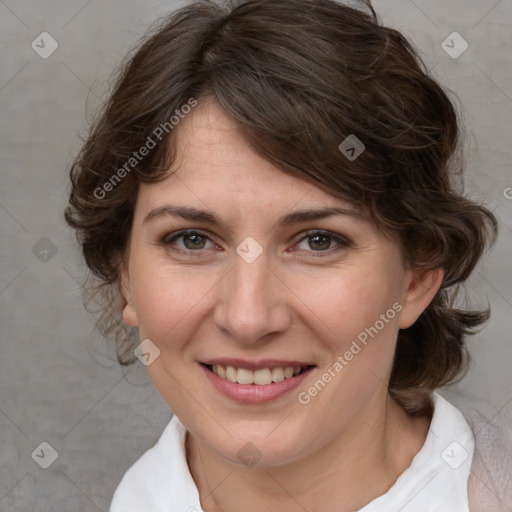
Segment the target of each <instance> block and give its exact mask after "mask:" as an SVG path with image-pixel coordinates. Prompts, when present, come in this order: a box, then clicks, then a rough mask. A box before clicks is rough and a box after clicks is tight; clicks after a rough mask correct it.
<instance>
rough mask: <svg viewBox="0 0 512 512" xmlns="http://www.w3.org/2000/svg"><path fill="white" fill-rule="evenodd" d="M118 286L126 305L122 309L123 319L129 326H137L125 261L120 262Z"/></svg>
mask: <svg viewBox="0 0 512 512" xmlns="http://www.w3.org/2000/svg"><path fill="white" fill-rule="evenodd" d="M119 288H120V290H121V294H122V295H123V298H124V300H125V302H126V305H125V307H124V309H123V320H124V321H125V322H126V323H127V324H128V325H129V326H130V327H137V326H138V325H139V322H138V320H137V312H136V311H135V308H134V306H133V301H132V295H131V284H130V273H129V270H128V268H127V265H126V263H125V262H123V263H121V271H120V273H119Z"/></svg>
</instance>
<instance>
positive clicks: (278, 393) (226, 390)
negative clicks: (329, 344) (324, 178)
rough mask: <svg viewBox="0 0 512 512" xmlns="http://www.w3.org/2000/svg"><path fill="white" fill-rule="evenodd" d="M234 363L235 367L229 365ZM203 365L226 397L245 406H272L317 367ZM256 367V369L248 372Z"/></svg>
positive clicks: (217, 362)
mask: <svg viewBox="0 0 512 512" xmlns="http://www.w3.org/2000/svg"><path fill="white" fill-rule="evenodd" d="M228 362H230V363H231V364H227V363H228ZM223 363H224V364H221V363H220V362H219V361H209V362H202V363H200V365H199V366H200V367H201V368H202V370H203V373H204V374H205V376H206V377H207V379H208V381H209V382H210V383H211V385H212V386H213V389H214V390H216V391H217V392H220V394H221V395H223V396H224V397H226V398H228V399H230V400H233V401H235V402H238V403H242V404H259V403H263V402H270V401H273V400H276V399H278V398H280V397H284V396H285V395H287V394H289V393H290V392H291V390H293V389H295V388H296V387H297V386H299V385H300V384H301V382H303V381H304V379H306V378H307V376H308V375H309V374H310V373H311V372H312V371H314V369H315V368H316V366H315V365H308V364H306V365H304V364H302V363H300V362H298V361H293V362H291V361H290V362H289V363H288V364H286V363H285V364H283V363H282V362H281V363H279V362H270V361H268V362H261V363H258V364H255V363H253V364H251V363H249V362H244V361H239V362H238V364H237V361H236V360H230V361H226V360H224V361H223ZM247 366H252V367H253V368H247Z"/></svg>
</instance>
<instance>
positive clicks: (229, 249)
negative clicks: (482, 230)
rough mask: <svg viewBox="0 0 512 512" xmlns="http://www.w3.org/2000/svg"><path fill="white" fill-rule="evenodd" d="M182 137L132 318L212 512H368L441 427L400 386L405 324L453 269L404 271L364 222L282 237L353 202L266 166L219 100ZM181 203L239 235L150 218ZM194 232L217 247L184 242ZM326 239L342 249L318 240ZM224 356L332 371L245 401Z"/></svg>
mask: <svg viewBox="0 0 512 512" xmlns="http://www.w3.org/2000/svg"><path fill="white" fill-rule="evenodd" d="M174 135H175V136H176V137H177V148H178V154H177V159H176V161H175V163H174V164H173V165H172V167H171V169H170V174H169V177H168V178H167V179H165V180H164V181H161V182H159V183H156V184H141V186H140V190H139V195H138V198H137V203H136V208H135V212H134V221H133V226H132V232H131V237H130V243H129V246H128V249H127V253H126V254H125V258H124V263H123V266H122V269H121V287H122V290H123V295H124V297H125V299H126V301H127V305H126V308H125V310H124V313H123V316H124V320H125V321H126V322H127V323H128V324H129V325H131V326H137V327H138V328H139V330H140V337H141V339H146V338H149V339H150V340H151V341H152V342H153V343H154V344H155V345H156V346H158V348H159V350H160V356H159V357H157V358H156V359H155V360H154V362H153V363H152V364H150V365H149V366H148V371H149V373H150V375H151V378H152V380H153V382H154V384H155V386H156V387H157V389H158V391H159V392H160V393H161V395H162V397H163V398H164V399H165V401H166V402H167V403H168V404H169V406H170V407H171V409H172V410H173V412H174V413H175V414H176V415H177V416H178V417H179V418H180V420H181V422H182V423H183V424H184V425H185V427H186V428H187V430H188V434H187V442H186V449H187V461H188V465H189V468H190V471H191V474H192V477H193V478H194V480H195V482H196V484H197V487H198V490H199V494H200V499H201V503H202V507H203V508H204V510H205V511H207V512H214V511H223V512H232V511H233V512H234V511H237V512H238V511H239V510H242V509H243V510H245V511H249V512H252V511H255V512H256V511H258V512H259V511H261V510H266V509H269V510H270V509H272V510H274V509H277V508H279V509H280V510H284V511H286V512H288V511H290V512H292V511H300V510H309V511H313V510H316V511H322V512H327V511H334V510H336V511H337V512H349V511H353V510H356V509H358V508H360V507H362V506H364V505H365V504H367V503H369V502H370V501H372V500H373V499H375V498H376V497H378V496H379V495H381V494H383V493H385V492H386V491H387V490H388V489H389V488H390V487H391V486H392V485H393V483H394V482H395V481H396V479H397V477H398V476H399V475H400V474H401V473H402V472H403V471H404V470H405V469H406V468H407V467H408V466H409V465H410V463H411V461H412V459H413V458H414V456H415V455H416V453H417V452H418V451H419V450H420V449H421V447H422V445H423V443H424V441H425V437H426V434H427V431H428V427H429V423H430V418H426V417H419V418H418V417H416V418H413V417H409V416H408V415H407V414H406V412H405V411H404V410H403V409H402V407H401V406H400V405H398V404H397V403H396V402H395V401H394V400H392V399H391V398H390V396H389V395H388V393H387V383H388V381H389V375H390V372H391V368H392V363H393V354H394V349H395V344H396V338H397V333H398V329H400V328H407V327H409V326H410V325H412V324H413V323H414V322H415V321H416V319H417V318H418V316H419V315H420V314H421V312H422V311H423V310H424V309H425V308H426V307H427V306H428V304H429V303H430V301H431V300H432V298H433V297H434V295H435V294H436V292H437V291H438V289H439V286H440V284H441V281H442V277H443V271H442V270H441V269H438V270H434V271H429V272H419V271H414V270H411V269H407V268H405V267H404V264H403V262H402V258H401V250H400V247H399V246H398V245H397V244H396V243H395V242H394V241H392V240H390V239H389V238H386V237H385V236H384V235H383V234H382V233H380V232H379V231H377V230H376V229H375V228H374V227H373V225H372V224H371V223H370V222H368V221H367V220H365V219H362V218H358V217H355V216H349V215H339V216H333V217H330V218H326V219H321V220H315V221H308V222H302V223H300V224H296V225H293V226H288V227H281V226H279V225H278V224H277V220H278V219H279V218H280V217H281V216H282V215H285V214H288V213H291V212H294V211H297V210H303V209H320V208H325V207H330V206H342V207H345V208H350V207H351V206H352V205H350V204H349V203H347V202H346V201H342V200H340V199H338V198H336V197H334V196H332V195H330V194H328V193H327V192H325V191H323V190H321V189H319V188H317V187H316V186H314V185H312V184H311V183H309V182H307V181H305V180H302V179H299V178H297V177H293V176H290V175H287V174H285V173H283V172H282V171H280V170H279V169H278V168H276V167H275V166H273V165H272V164H271V163H269V162H268V161H266V160H264V159H262V158H261V157H259V156H258V155H256V154H255V153H254V152H253V151H252V150H251V149H250V147H249V146H248V145H247V144H246V143H245V142H244V140H243V139H242V138H241V137H240V135H239V132H238V130H237V129H236V126H235V124H234V123H233V122H232V121H231V119H230V118H229V117H227V116H226V115H225V113H224V112H223V111H222V109H221V108H220V107H219V106H218V105H217V104H216V103H215V102H214V101H203V102H202V103H200V104H199V105H198V106H197V107H196V108H195V109H194V110H193V111H192V113H191V114H189V115H188V116H187V117H186V118H185V119H184V120H182V121H181V122H180V124H179V126H178V127H177V128H175V132H174ZM169 204H172V205H180V206H190V207H195V208H198V209H203V210H208V211H211V212H214V213H215V214H216V215H217V216H218V217H220V219H222V221H223V222H224V223H225V226H223V225H219V226H212V225H210V224H208V223H205V222H204V221H190V220H184V219H181V218H178V217H173V216H170V215H160V216H154V217H153V218H152V219H151V220H149V221H146V222H144V219H145V218H146V216H147V215H148V214H149V213H150V212H151V211H153V210H155V209H156V208H159V207H162V206H164V205H169ZM182 229H200V230H202V231H206V232H207V234H208V236H209V239H208V238H204V237H202V236H199V238H195V239H193V238H192V239H191V238H190V237H189V238H187V237H185V238H184V237H181V238H178V239H176V240H174V241H173V242H171V241H170V239H171V238H172V234H175V233H176V232H177V231H179V230H182ZM314 229H318V230H324V231H329V232H330V233H331V234H332V238H320V239H315V237H314V236H309V238H308V237H307V236H306V233H305V232H306V230H314ZM169 234H170V235H171V236H167V238H166V235H169ZM336 235H337V236H339V237H345V238H347V239H348V240H349V241H350V242H351V243H350V245H348V246H345V245H343V244H341V243H339V242H338V241H337V239H336V238H335V237H336ZM248 236H251V237H253V238H254V239H255V240H256V241H257V242H258V243H259V245H260V246H261V247H262V249H263V252H262V254H261V255H260V256H259V257H258V258H257V259H256V260H255V261H254V262H252V263H247V262H246V261H244V259H242V258H241V257H240V256H239V255H238V254H237V253H236V248H237V246H238V245H239V244H240V243H241V242H242V241H243V240H244V239H245V238H246V237H248ZM162 239H164V240H166V241H167V245H165V244H164V243H162ZM198 247H199V248H198ZM173 248H174V249H180V248H181V249H182V251H184V252H183V253H178V252H176V250H173ZM395 302H398V303H399V304H400V305H401V306H402V309H401V311H400V312H399V313H397V314H396V316H395V317H394V318H393V319H391V320H389V322H388V323H386V325H385V327H384V328H383V329H381V330H380V331H379V333H378V335H377V336H375V337H374V338H373V339H371V341H370V342H369V343H368V345H367V346H366V347H365V348H364V349H363V350H362V351H361V352H360V353H358V354H357V355H356V356H354V358H353V359H352V360H351V361H350V362H349V364H347V365H346V366H345V367H344V368H343V370H342V371H341V372H339V373H337V374H336V377H335V378H333V379H332V380H331V382H329V383H328V385H326V386H325V388H323V389H322V391H321V392H319V393H318V394H317V395H316V396H315V397H314V398H312V399H311V401H310V402H309V403H308V404H307V405H302V404H301V403H299V401H298V400H297V395H298V393H299V392H300V391H305V390H307V389H308V388H309V387H310V386H311V385H312V384H313V383H314V382H315V381H316V380H317V379H318V378H319V377H320V376H321V374H322V373H323V372H324V371H326V370H327V369H328V368H329V367H331V366H332V365H333V363H334V361H335V360H336V357H337V356H338V355H340V354H343V353H344V352H345V351H346V350H348V349H349V348H350V345H351V343H352V340H354V339H356V337H357V335H358V334H359V333H361V332H362V331H364V329H365V328H368V327H370V326H374V325H375V322H376V321H377V320H378V319H379V317H380V315H381V314H383V313H385V312H386V311H387V310H388V309H389V308H391V307H392V304H393V303H395ZM213 357H240V358H243V359H251V360H257V359H263V358H273V359H284V360H286V359H288V360H290V359H295V360H300V361H304V362H310V363H312V364H315V365H316V366H317V368H315V369H314V370H313V372H312V373H311V374H310V375H309V376H308V377H307V379H306V381H305V382H304V383H303V384H301V386H300V387H299V389H297V390H293V391H291V392H290V393H287V394H286V395H285V396H283V397H280V398H278V399H276V400H274V401H272V402H270V403H264V404H239V403H236V402H234V401H231V400H230V399H228V398H226V397H225V396H223V395H222V394H220V393H219V392H218V391H217V390H216V389H215V388H214V387H213V386H212V385H211V383H210V382H209V380H208V379H207V378H206V376H205V375H204V371H203V369H202V368H201V367H200V366H199V361H202V360H205V359H208V358H213ZM248 442H251V443H252V444H253V445H254V446H255V447H256V449H257V451H258V454H259V456H260V459H259V460H258V462H257V463H256V464H255V465H254V466H253V467H246V466H244V465H243V463H242V462H241V461H240V460H239V458H238V456H237V452H238V451H239V450H240V449H241V448H242V447H244V446H245V445H246V443H248Z"/></svg>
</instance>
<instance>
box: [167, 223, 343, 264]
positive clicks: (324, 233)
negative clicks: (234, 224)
mask: <svg viewBox="0 0 512 512" xmlns="http://www.w3.org/2000/svg"><path fill="white" fill-rule="evenodd" d="M186 235H200V236H202V237H204V238H206V239H208V240H209V241H210V242H212V243H215V242H213V240H211V238H210V235H209V234H208V233H207V232H206V231H202V230H200V229H187V230H181V231H178V232H176V233H168V234H166V235H165V236H164V237H162V239H161V241H160V244H161V245H163V246H164V247H166V248H168V249H171V250H172V251H174V252H177V253H181V254H186V255H193V256H195V257H199V256H202V254H201V252H202V251H203V250H204V249H197V250H193V249H181V248H179V247H177V246H175V245H174V244H173V243H174V242H175V241H176V240H178V239H179V238H182V237H184V236H186ZM315 236H323V237H326V238H330V239H331V240H333V241H335V242H336V243H337V244H338V246H337V247H335V248H334V249H333V248H330V249H327V250H325V251H313V250H309V251H307V252H312V253H324V254H328V255H331V254H332V253H333V252H337V251H340V250H342V249H346V248H349V247H351V246H352V242H351V241H350V240H348V239H347V238H345V237H341V236H339V235H335V234H334V233H331V232H330V231H324V230H319V229H314V230H308V231H306V233H305V235H304V236H303V237H302V238H301V239H300V240H299V241H298V242H297V244H299V243H300V242H302V241H303V240H307V239H308V238H313V237H315ZM194 253H198V254H194ZM310 257H311V256H310ZM313 257H314V258H317V257H322V256H313Z"/></svg>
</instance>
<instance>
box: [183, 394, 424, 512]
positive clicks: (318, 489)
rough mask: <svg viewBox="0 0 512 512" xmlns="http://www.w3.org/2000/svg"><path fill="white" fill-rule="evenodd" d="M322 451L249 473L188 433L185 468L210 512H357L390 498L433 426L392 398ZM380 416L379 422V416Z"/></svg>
mask: <svg viewBox="0 0 512 512" xmlns="http://www.w3.org/2000/svg"><path fill="white" fill-rule="evenodd" d="M379 402H380V403H381V406H380V407H379V408H378V409H377V410H376V409H375V404H370V406H369V408H368V411H371V415H370V414H369V413H368V412H365V413H363V414H362V415H361V416H360V417H359V418H357V419H356V420H355V421H354V422H352V424H351V426H350V427H349V428H348V429H346V430H345V431H343V432H342V433H341V434H339V435H338V436H337V437H335V438H334V439H333V440H331V441H330V442H328V443H326V444H325V445H324V446H323V447H322V448H321V449H320V450H318V451H317V452H315V453H314V454H312V455H310V456H308V457H305V458H303V459H301V460H298V461H294V462H293V463H290V464H285V465H282V466H277V467H269V468H258V467H252V468H246V467H240V466H239V465H236V464H233V463H231V462H229V461H226V460H225V459H223V458H220V457H219V456H218V455H217V454H216V453H215V452H213V451H212V450H211V449H210V448H209V447H208V446H206V445H204V444H203V443H202V442H201V441H200V440H199V439H198V438H196V437H195V436H193V435H192V434H190V433H187V461H188V464H189V468H190V471H191V474H192V477H193V479H194V481H195V483H196V485H197V487H198V491H199V496H200V500H201V506H202V508H203V510H204V511H205V512H235V511H239V510H244V511H245V512H256V511H258V512H259V511H261V510H265V509H275V508H278V507H279V509H280V510H281V511H282V512H288V511H290V512H292V511H293V512H296V510H298V509H299V508H300V507H302V508H303V509H305V510H332V509H333V504H336V507H335V508H336V511H337V512H352V511H354V510H358V509H359V508H361V507H363V506H364V505H366V504H368V503H369V502H371V501H372V500H374V499H375V498H377V497H378V496H380V495H382V494H384V493H385V492H387V491H388V490H389V488H390V487H391V486H392V485H393V484H394V482H395V481H396V479H397V478H398V477H399V476H400V474H401V473H403V471H405V470H406V469H407V468H408V467H409V465H410V464H411V462H412V459H413V458H414V456H415V455H416V454H417V453H418V451H419V450H420V449H421V447H422V446H423V443H424V442H425V438H426V435H427V432H428V428H429V424H430V418H427V417H416V418H413V417H410V416H408V415H407V413H406V412H405V410H404V409H403V408H402V407H401V406H400V405H399V404H397V403H396V402H395V401H394V400H393V399H392V398H391V397H389V396H388V395H387V396H386V397H385V399H384V400H382V397H380V400H379ZM376 412H377V414H376Z"/></svg>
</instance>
